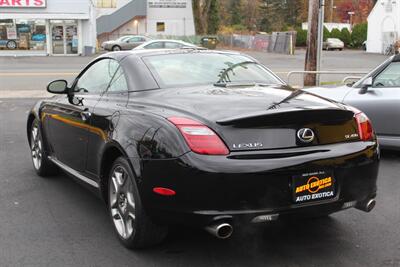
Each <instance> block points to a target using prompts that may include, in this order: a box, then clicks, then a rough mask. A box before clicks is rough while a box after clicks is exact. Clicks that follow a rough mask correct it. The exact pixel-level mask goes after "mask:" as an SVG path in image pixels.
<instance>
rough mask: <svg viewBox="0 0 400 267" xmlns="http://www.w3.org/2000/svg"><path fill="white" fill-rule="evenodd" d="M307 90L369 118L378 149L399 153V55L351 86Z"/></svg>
mask: <svg viewBox="0 0 400 267" xmlns="http://www.w3.org/2000/svg"><path fill="white" fill-rule="evenodd" d="M307 91H308V92H312V93H315V94H317V95H320V96H323V97H326V98H329V99H333V100H335V101H338V102H342V103H344V104H347V105H351V106H354V107H356V108H358V109H359V110H361V111H363V112H364V113H365V114H367V116H368V117H369V118H370V119H371V121H372V124H373V126H374V129H375V131H376V133H377V136H378V140H379V144H380V145H381V147H382V148H384V149H396V150H400V124H399V123H397V121H398V120H399V116H400V55H397V56H392V57H390V58H389V59H387V60H386V61H385V62H383V63H382V64H381V65H380V66H378V67H377V68H376V69H374V70H373V71H371V72H370V73H369V74H367V75H366V76H365V77H364V78H362V79H361V80H360V81H358V82H356V83H355V84H353V85H345V86H341V87H337V88H329V89H326V88H309V89H307Z"/></svg>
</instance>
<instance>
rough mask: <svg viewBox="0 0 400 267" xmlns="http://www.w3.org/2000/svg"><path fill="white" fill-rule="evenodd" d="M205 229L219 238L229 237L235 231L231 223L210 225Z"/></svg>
mask: <svg viewBox="0 0 400 267" xmlns="http://www.w3.org/2000/svg"><path fill="white" fill-rule="evenodd" d="M205 230H206V231H207V232H209V233H210V234H212V235H213V236H215V237H217V238H219V239H228V238H229V237H231V235H232V233H233V227H232V225H230V224H229V223H220V224H214V225H210V226H207V227H206V228H205Z"/></svg>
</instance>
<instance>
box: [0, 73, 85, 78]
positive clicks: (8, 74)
mask: <svg viewBox="0 0 400 267" xmlns="http://www.w3.org/2000/svg"><path fill="white" fill-rule="evenodd" d="M76 75H78V73H76V72H8V73H7V72H3V73H0V77H24V76H76Z"/></svg>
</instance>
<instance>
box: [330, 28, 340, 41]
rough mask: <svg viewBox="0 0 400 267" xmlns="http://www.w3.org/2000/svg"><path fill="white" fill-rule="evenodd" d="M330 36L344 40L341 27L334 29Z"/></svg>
mask: <svg viewBox="0 0 400 267" xmlns="http://www.w3.org/2000/svg"><path fill="white" fill-rule="evenodd" d="M330 38H337V39H340V40H342V33H341V31H339V29H336V28H335V29H332V31H331V36H330Z"/></svg>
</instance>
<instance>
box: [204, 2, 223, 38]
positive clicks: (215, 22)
mask: <svg viewBox="0 0 400 267" xmlns="http://www.w3.org/2000/svg"><path fill="white" fill-rule="evenodd" d="M219 6H220V4H219V1H218V0H212V2H211V5H210V12H209V16H208V29H207V34H217V32H218V30H219V25H220V22H221V20H220V16H219Z"/></svg>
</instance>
